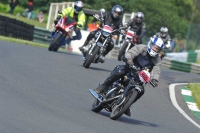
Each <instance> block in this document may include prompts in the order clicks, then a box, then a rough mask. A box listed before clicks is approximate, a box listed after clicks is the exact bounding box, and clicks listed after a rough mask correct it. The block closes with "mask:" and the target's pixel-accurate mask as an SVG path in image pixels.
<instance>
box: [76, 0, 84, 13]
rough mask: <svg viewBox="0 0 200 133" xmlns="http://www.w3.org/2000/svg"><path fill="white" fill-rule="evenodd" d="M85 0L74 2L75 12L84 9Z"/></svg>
mask: <svg viewBox="0 0 200 133" xmlns="http://www.w3.org/2000/svg"><path fill="white" fill-rule="evenodd" d="M83 6H84V5H83V2H82V1H76V2H75V4H74V11H75V13H79V12H80V11H81V10H82V9H83Z"/></svg>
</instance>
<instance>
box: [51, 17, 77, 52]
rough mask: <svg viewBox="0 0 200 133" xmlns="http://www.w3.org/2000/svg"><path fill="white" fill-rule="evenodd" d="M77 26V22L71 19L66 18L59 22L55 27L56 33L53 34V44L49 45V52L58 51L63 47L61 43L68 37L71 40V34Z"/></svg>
mask: <svg viewBox="0 0 200 133" xmlns="http://www.w3.org/2000/svg"><path fill="white" fill-rule="evenodd" d="M75 26H76V21H75V20H74V19H73V18H71V17H68V18H67V17H66V16H64V17H63V18H62V19H60V20H59V21H58V23H57V24H56V25H55V26H54V28H55V32H54V34H52V40H51V44H50V45H49V48H48V50H49V51H55V52H56V51H58V49H59V48H60V47H61V45H62V44H61V42H62V41H64V39H65V38H66V37H68V38H71V34H72V32H73V30H74V28H75Z"/></svg>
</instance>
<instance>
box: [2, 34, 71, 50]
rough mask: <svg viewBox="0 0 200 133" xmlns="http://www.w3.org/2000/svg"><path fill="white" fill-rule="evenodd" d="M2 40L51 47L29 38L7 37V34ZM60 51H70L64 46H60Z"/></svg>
mask: <svg viewBox="0 0 200 133" xmlns="http://www.w3.org/2000/svg"><path fill="white" fill-rule="evenodd" d="M0 40H2V41H6V42H14V43H18V44H25V45H31V46H37V47H42V48H46V49H48V47H49V45H47V44H41V43H37V42H32V41H27V40H22V39H17V38H12V37H5V36H0ZM59 51H64V52H70V51H69V50H68V49H62V48H60V49H59Z"/></svg>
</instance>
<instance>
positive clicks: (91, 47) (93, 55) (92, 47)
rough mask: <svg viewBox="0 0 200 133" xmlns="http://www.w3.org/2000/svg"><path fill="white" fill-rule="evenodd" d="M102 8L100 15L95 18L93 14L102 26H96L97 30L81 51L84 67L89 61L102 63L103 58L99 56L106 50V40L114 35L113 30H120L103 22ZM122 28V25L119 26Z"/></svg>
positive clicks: (89, 63) (86, 66) (87, 66)
mask: <svg viewBox="0 0 200 133" xmlns="http://www.w3.org/2000/svg"><path fill="white" fill-rule="evenodd" d="M103 11H104V10H100V12H101V17H100V18H97V16H95V15H93V16H94V17H95V18H96V19H97V20H99V21H101V22H102V27H100V26H99V27H98V32H97V33H96V34H95V37H94V38H92V39H91V40H90V41H89V42H88V44H87V46H85V47H84V49H83V51H82V53H83V55H84V57H85V59H84V63H83V66H84V67H85V68H89V66H90V65H91V63H99V62H101V63H104V60H103V59H102V58H101V56H102V55H103V54H104V52H105V51H106V48H107V46H108V41H109V40H110V39H112V37H114V38H115V37H116V36H115V35H113V33H114V32H116V31H117V32H119V33H121V32H120V30H121V29H115V30H114V29H113V28H112V27H110V26H109V25H104V24H103V17H102V16H103V15H102V13H103ZM121 28H122V27H121Z"/></svg>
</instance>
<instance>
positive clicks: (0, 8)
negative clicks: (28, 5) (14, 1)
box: [0, 3, 24, 15]
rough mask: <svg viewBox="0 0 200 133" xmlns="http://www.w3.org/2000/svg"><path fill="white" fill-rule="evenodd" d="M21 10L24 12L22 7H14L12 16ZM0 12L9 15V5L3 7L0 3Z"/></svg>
mask: <svg viewBox="0 0 200 133" xmlns="http://www.w3.org/2000/svg"><path fill="white" fill-rule="evenodd" d="M23 10H24V8H23V7H21V6H16V7H15V10H14V12H13V14H14V15H16V14H18V13H21V12H22V11H23ZM0 12H3V13H9V12H10V5H9V4H6V5H4V4H2V3H0Z"/></svg>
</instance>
